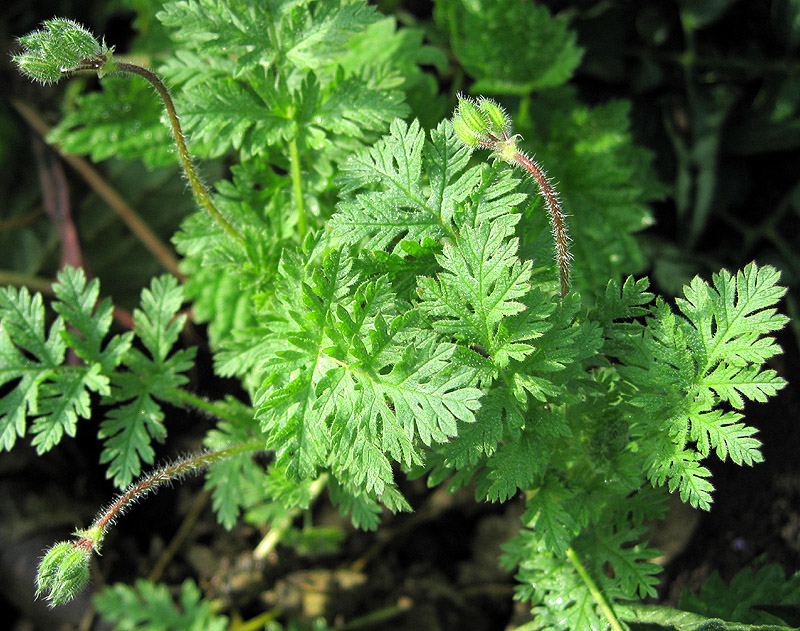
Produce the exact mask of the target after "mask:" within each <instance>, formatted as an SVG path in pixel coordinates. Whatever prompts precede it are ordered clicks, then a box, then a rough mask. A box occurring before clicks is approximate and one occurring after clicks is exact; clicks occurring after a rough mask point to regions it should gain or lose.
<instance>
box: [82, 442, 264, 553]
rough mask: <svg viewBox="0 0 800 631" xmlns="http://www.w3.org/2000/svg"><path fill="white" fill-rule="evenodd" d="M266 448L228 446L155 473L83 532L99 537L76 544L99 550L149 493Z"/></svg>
mask: <svg viewBox="0 0 800 631" xmlns="http://www.w3.org/2000/svg"><path fill="white" fill-rule="evenodd" d="M263 448H264V445H263V443H262V442H260V441H259V442H250V443H241V444H239V445H234V446H232V447H228V448H227V449H220V450H219V451H207V452H204V453H201V454H198V455H195V456H191V457H189V458H185V459H183V460H179V461H178V462H174V463H172V464H169V465H167V466H165V467H162V468H161V469H158V470H156V471H154V472H153V473H151V474H150V475H148V476H146V477H144V478H142V479H141V480H138V481H137V482H134V483H133V484H131V485H130V486H129V487H128V488H127V490H125V491H123V492H122V493H121V494H120V495H118V496H117V498H116V499H115V500H114V501H113V502H112V503H111V505H110V506H109V507H108V508H106V509H104V510H103V511H102V512H101V513H100V515H99V516H98V517H97V519H95V521H94V523H93V524H92V525H91V527H89V528H88V529H87V530H86V531H83V532H86V533H96V534H97V535H99V536H97V538H96V539H95V538H92V537H90V536H85V537H82V538H81V539H79V540H78V541H77V542H76V543H75V546H76V547H79V548H84V549H86V550H92V549H94V548H95V547H99V544H100V543H101V541H102V539H103V537H104V536H105V534H106V530H107V529H108V527H109V526H110V525H112V524H113V523H114V522H115V520H116V519H117V517H119V516H121V515H123V514H124V513H125V511H126V510H128V508H130V507H131V506H132V505H133V504H134V503H135V502H136V501H137V500H139V499H141V498H143V497H144V496H146V495H148V494H149V493H152V492H153V491H156V490H157V489H158V488H159V487H161V486H163V485H164V484H166V483H168V482H171V481H172V480H177V479H179V478H182V477H183V476H185V475H187V474H189V473H197V472H199V471H201V470H202V469H204V468H205V467H207V466H208V465H210V464H213V463H214V462H217V461H219V460H224V459H225V458H230V457H231V456H235V455H237V454H240V453H244V452H247V451H255V450H258V449H263Z"/></svg>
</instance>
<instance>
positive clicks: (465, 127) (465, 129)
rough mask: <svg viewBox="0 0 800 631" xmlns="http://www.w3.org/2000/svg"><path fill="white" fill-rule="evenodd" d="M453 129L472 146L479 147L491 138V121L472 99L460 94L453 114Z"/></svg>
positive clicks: (463, 140)
mask: <svg viewBox="0 0 800 631" xmlns="http://www.w3.org/2000/svg"><path fill="white" fill-rule="evenodd" d="M453 130H454V131H455V132H456V135H457V136H458V138H459V140H461V142H463V143H464V144H465V145H468V146H470V147H477V146H479V145H480V144H481V143H482V142H486V141H487V140H489V121H488V120H487V117H486V115H485V114H484V113H483V112H482V111H481V110H479V109H478V106H477V105H475V103H473V102H472V101H471V100H470V99H467V98H464V97H462V96H460V95H459V97H458V107H457V108H456V111H455V114H454V115H453Z"/></svg>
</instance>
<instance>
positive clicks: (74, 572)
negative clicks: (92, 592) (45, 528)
mask: <svg viewBox="0 0 800 631" xmlns="http://www.w3.org/2000/svg"><path fill="white" fill-rule="evenodd" d="M91 556H92V551H91V549H90V548H87V547H85V546H82V545H81V542H74V541H62V542H60V543H57V544H55V545H54V546H53V547H52V548H50V549H49V550H48V551H47V552H46V553H45V555H44V558H42V562H41V563H40V564H39V571H38V572H37V574H36V595H37V596H44V597H45V599H46V600H47V601H48V602H49V603H50V606H55V605H60V604H62V603H65V602H67V601H70V600H72V599H73V598H75V596H76V595H77V594H78V593H79V592H81V591H82V590H83V588H84V587H86V584H87V583H88V582H89V561H90V560H91Z"/></svg>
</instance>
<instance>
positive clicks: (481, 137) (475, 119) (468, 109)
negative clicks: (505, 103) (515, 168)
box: [453, 94, 519, 163]
mask: <svg viewBox="0 0 800 631" xmlns="http://www.w3.org/2000/svg"><path fill="white" fill-rule="evenodd" d="M453 130H454V131H455V132H456V135H457V136H458V138H459V140H461V142H463V143H464V144H465V145H467V146H469V147H473V148H478V147H485V148H487V149H492V150H494V156H495V157H496V158H499V159H501V160H503V161H505V162H509V163H514V162H516V155H517V154H518V153H519V151H518V149H517V138H518V136H517V135H512V134H511V118H510V117H509V115H508V114H507V113H506V111H505V110H504V109H503V108H502V107H501V106H500V105H498V104H497V103H495V102H494V101H493V100H491V99H487V98H485V97H480V98H479V99H478V100H477V101H473V100H472V99H470V98H468V97H465V96H463V95H461V94H459V95H458V107H457V108H456V111H455V114H454V115H453Z"/></svg>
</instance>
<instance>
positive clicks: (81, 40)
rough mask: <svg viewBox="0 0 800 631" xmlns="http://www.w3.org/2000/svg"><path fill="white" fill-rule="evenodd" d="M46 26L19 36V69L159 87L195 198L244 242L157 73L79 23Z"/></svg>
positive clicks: (36, 75) (40, 75)
mask: <svg viewBox="0 0 800 631" xmlns="http://www.w3.org/2000/svg"><path fill="white" fill-rule="evenodd" d="M44 27H45V28H44V29H42V30H40V31H34V32H33V33H30V34H28V35H26V36H24V37H21V38H20V40H19V42H20V44H22V47H23V52H22V53H21V54H19V55H15V56H14V62H15V63H16V64H17V66H19V69H20V71H21V72H22V73H23V74H25V75H27V76H29V77H30V78H32V79H34V80H36V81H40V82H41V83H55V82H57V81H58V80H60V79H61V78H63V77H67V76H70V75H73V74H75V73H79V72H96V73H97V74H98V76H99V77H100V78H102V77H104V76H106V75H109V74H113V73H117V74H136V75H139V76H140V77H142V78H143V79H145V80H147V81H148V82H149V83H150V84H151V85H152V86H153V87H154V88H155V89H156V91H157V92H158V94H159V96H160V97H161V100H162V102H163V103H164V108H165V109H166V110H167V117H168V118H169V124H170V127H171V128H172V134H173V136H174V138H175V144H176V146H177V148H178V155H179V156H180V160H181V166H183V171H184V173H185V174H186V177H187V179H188V180H189V184H190V186H191V187H192V192H193V193H194V196H195V199H196V200H197V202H198V204H200V205H201V206H202V207H203V208H205V209H206V211H207V212H208V214H209V215H211V218H212V219H213V220H214V221H216V222H217V224H219V226H220V227H221V228H222V229H223V230H224V231H225V232H226V233H227V234H228V236H230V237H231V238H233V239H235V240H236V241H239V242H240V243H243V242H244V238H243V237H242V235H241V234H240V233H239V231H238V230H237V229H236V228H235V227H234V226H233V224H231V223H230V222H229V221H228V220H227V219H225V217H224V216H223V214H222V213H221V212H220V210H219V208H217V206H216V204H214V201H213V200H212V199H211V194H210V193H209V191H208V188H206V185H205V184H204V183H203V181H202V180H201V179H200V176H199V174H198V173H197V169H196V168H195V166H194V163H193V162H192V157H191V154H190V153H189V149H188V148H187V147H186V139H185V137H184V135H183V130H182V129H181V124H180V121H179V120H178V114H177V112H176V110H175V104H174V102H173V100H172V96H171V95H170V93H169V90H167V86H166V85H164V82H163V81H162V80H161V79H160V78H159V77H158V75H156V74H155V73H154V72H151V71H150V70H147V69H146V68H142V67H141V66H137V65H136V64H132V63H127V62H122V61H117V60H115V59H114V58H113V52H114V49H113V47H112V48H109V47H107V46H106V45H105V42H103V44H100V43H99V42H98V41H97V39H95V37H94V35H92V33H91V32H89V31H88V30H87V29H85V28H84V27H82V26H81V25H80V24H78V23H77V22H73V21H72V20H65V19H61V18H58V19H53V20H48V21H46V22H44Z"/></svg>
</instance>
